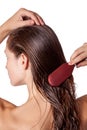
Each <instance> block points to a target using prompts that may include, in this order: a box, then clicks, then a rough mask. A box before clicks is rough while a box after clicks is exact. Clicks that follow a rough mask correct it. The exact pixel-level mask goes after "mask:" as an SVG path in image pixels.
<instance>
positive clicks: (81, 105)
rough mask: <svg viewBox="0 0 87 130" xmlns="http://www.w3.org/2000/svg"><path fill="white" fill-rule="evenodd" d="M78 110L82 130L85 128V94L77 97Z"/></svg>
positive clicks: (86, 122)
mask: <svg viewBox="0 0 87 130" xmlns="http://www.w3.org/2000/svg"><path fill="white" fill-rule="evenodd" d="M77 104H78V110H79V114H80V118H81V128H82V130H87V95H84V96H82V97H79V98H78V99H77Z"/></svg>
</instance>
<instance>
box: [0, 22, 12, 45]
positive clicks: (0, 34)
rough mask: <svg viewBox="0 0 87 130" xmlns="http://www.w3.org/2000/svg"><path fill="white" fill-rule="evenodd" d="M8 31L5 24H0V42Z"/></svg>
mask: <svg viewBox="0 0 87 130" xmlns="http://www.w3.org/2000/svg"><path fill="white" fill-rule="evenodd" d="M9 32H10V31H9V30H8V29H7V26H6V25H5V24H3V25H1V26H0V43H1V42H2V41H3V40H4V39H5V38H6V36H7V35H8V34H9Z"/></svg>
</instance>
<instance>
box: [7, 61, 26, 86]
mask: <svg viewBox="0 0 87 130" xmlns="http://www.w3.org/2000/svg"><path fill="white" fill-rule="evenodd" d="M7 70H8V75H9V78H10V81H11V84H12V85H13V86H17V85H23V84H24V78H25V71H24V70H23V68H22V67H21V65H19V64H17V63H15V62H12V61H11V63H10V62H7Z"/></svg>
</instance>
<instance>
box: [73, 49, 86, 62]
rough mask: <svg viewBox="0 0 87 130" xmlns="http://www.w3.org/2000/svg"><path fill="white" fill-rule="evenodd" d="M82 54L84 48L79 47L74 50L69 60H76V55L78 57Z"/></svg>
mask: <svg viewBox="0 0 87 130" xmlns="http://www.w3.org/2000/svg"><path fill="white" fill-rule="evenodd" d="M83 52H84V48H83V47H79V48H78V49H76V50H75V51H74V53H73V54H72V56H71V58H70V60H73V59H74V58H76V57H77V56H78V55H80V54H81V53H83Z"/></svg>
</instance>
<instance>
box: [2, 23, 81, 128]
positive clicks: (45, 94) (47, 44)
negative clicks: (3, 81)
mask: <svg viewBox="0 0 87 130" xmlns="http://www.w3.org/2000/svg"><path fill="white" fill-rule="evenodd" d="M5 53H6V56H7V65H6V68H7V70H8V74H9V77H10V80H11V84H12V85H14V86H17V85H23V84H26V85H27V87H28V91H29V99H28V101H27V102H26V103H25V104H24V105H22V106H20V107H16V106H14V105H12V106H11V108H6V107H5V108H4V112H3V113H4V120H5V121H6V122H5V121H4V122H5V123H6V125H7V126H8V128H9V130H10V129H11V130H12V129H18V128H20V129H21V130H25V129H30V130H52V129H53V130H78V129H79V127H80V124H79V123H80V119H79V114H78V111H77V104H76V98H75V86H74V82H73V77H72V76H70V77H69V78H68V79H67V80H66V81H65V82H63V83H62V84H61V85H60V86H56V87H53V86H51V85H50V84H49V82H48V76H49V74H50V73H51V72H53V71H54V70H55V69H56V68H57V67H59V66H60V65H62V64H63V63H65V62H66V59H65V57H64V54H63V51H62V48H61V45H60V42H59V40H58V38H57V36H56V34H55V33H54V32H53V31H52V29H51V28H50V27H48V26H46V25H44V26H42V25H41V26H38V25H32V26H27V27H22V28H18V29H16V30H14V31H13V32H12V33H10V35H9V37H8V40H7V44H6V49H5ZM2 111H3V109H2ZM8 113H9V114H8ZM7 115H8V119H9V121H8V122H7V120H6V116H7ZM11 124H12V125H11ZM2 128H3V127H2ZM6 128H7V127H6Z"/></svg>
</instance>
